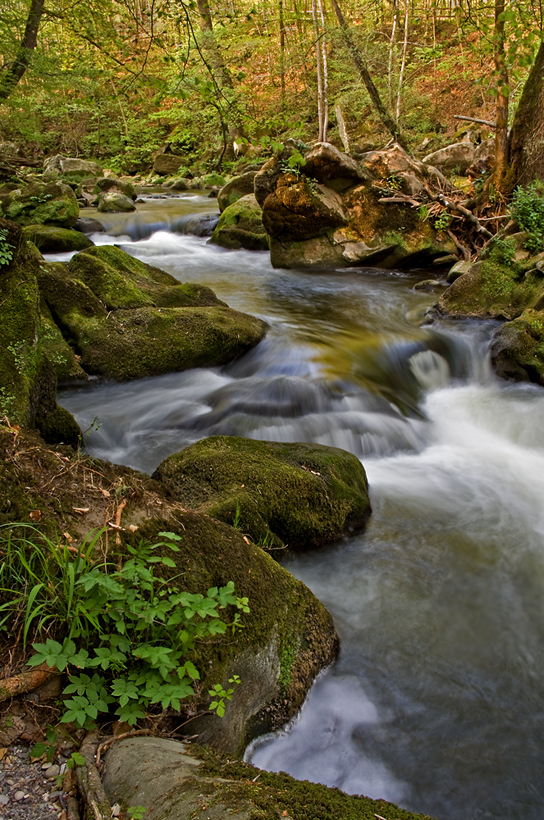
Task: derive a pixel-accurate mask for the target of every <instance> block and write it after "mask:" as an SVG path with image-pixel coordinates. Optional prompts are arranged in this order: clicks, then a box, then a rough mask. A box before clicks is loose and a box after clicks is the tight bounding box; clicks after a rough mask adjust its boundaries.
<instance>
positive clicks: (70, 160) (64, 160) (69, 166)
mask: <svg viewBox="0 0 544 820" xmlns="http://www.w3.org/2000/svg"><path fill="white" fill-rule="evenodd" d="M44 171H45V172H46V173H47V172H51V171H57V172H58V173H59V174H61V175H62V176H65V177H71V178H72V179H83V178H84V177H90V176H102V174H103V171H102V166H101V165H99V163H98V162H94V161H93V160H87V159H79V158H76V157H64V156H62V154H57V155H56V156H54V157H51V158H50V159H47V160H46V161H45V163H44Z"/></svg>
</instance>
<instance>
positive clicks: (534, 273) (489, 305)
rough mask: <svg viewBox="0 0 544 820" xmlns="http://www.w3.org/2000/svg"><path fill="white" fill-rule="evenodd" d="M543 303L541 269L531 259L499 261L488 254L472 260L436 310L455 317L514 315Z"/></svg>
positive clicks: (443, 295) (442, 298) (482, 317)
mask: <svg viewBox="0 0 544 820" xmlns="http://www.w3.org/2000/svg"><path fill="white" fill-rule="evenodd" d="M543 305H544V272H542V271H540V270H539V269H538V268H536V267H534V266H533V265H531V263H530V260H529V261H526V262H524V263H523V264H520V263H519V262H515V261H511V262H504V261H499V260H498V259H497V258H496V257H495V258H493V256H490V257H489V258H486V259H484V260H481V261H479V262H475V263H474V265H473V266H472V268H471V269H470V271H469V272H468V273H465V274H463V276H460V277H459V278H458V279H456V280H455V282H453V283H452V284H451V285H450V287H449V288H448V289H447V290H446V291H445V292H444V293H443V294H442V296H441V297H440V299H439V301H438V305H437V307H438V310H439V311H440V312H441V313H442V314H445V315H447V316H452V317H454V318H465V317H471V318H478V319H515V318H516V317H517V316H520V314H521V313H523V311H524V310H525V309H526V308H534V309H536V310H540V309H541V307H542V306H543Z"/></svg>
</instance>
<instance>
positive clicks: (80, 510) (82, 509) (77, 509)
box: [72, 507, 91, 515]
mask: <svg viewBox="0 0 544 820" xmlns="http://www.w3.org/2000/svg"><path fill="white" fill-rule="evenodd" d="M72 509H73V511H74V512H77V513H81V515H83V514H84V513H88V512H89V511H90V509H91V508H90V507H72Z"/></svg>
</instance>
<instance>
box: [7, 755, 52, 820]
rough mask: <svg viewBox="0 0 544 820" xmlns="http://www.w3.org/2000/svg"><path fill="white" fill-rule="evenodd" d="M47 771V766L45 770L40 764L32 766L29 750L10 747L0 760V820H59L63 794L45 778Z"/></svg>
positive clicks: (48, 766)
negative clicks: (1, 819) (7, 807)
mask: <svg viewBox="0 0 544 820" xmlns="http://www.w3.org/2000/svg"><path fill="white" fill-rule="evenodd" d="M49 768H51V764H49V763H48V764H47V769H45V770H42V764H41V763H40V762H38V763H31V762H30V756H29V750H28V747H26V746H18V745H17V746H10V748H9V749H8V753H7V754H6V755H5V756H4V758H3V759H2V760H1V761H0V784H1V785H0V818H4V817H5V818H6V820H8V818H9V820H58V817H59V815H60V814H61V811H62V808H61V805H60V802H59V801H60V799H61V797H62V792H61V791H59V789H58V787H57V786H56V784H55V783H54V782H51V781H48V780H47V779H46V772H47V770H48V769H49ZM56 768H57V769H59V767H58V766H57V767H56ZM4 806H9V809H8V810H7V813H6V810H5V809H4Z"/></svg>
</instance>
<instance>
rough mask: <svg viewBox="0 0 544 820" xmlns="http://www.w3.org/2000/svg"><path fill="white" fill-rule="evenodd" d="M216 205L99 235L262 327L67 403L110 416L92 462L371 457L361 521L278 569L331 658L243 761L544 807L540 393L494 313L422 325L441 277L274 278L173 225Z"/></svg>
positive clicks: (532, 815) (493, 809)
mask: <svg viewBox="0 0 544 820" xmlns="http://www.w3.org/2000/svg"><path fill="white" fill-rule="evenodd" d="M172 203H177V204H172ZM212 209H213V206H210V204H209V201H208V202H206V201H204V200H203V199H202V198H194V200H192V199H191V198H190V197H185V198H183V199H179V200H169V201H168V202H167V203H166V204H165V203H164V202H162V201H159V202H151V203H148V204H147V205H145V206H143V207H142V208H141V211H140V214H139V215H138V220H139V223H138V225H139V227H135V224H136V223H135V222H134V217H131V215H123V216H122V217H121V215H119V216H118V217H115V219H113V218H111V223H110V224H109V225H108V227H109V228H110V229H111V230H112V231H113V232H114V233H116V234H117V235H118V236H119V237H120V238H119V239H118V240H116V241H119V242H121V243H123V242H125V243H126V244H123V247H125V249H126V250H128V251H129V252H130V253H132V254H133V255H135V256H137V257H138V258H140V259H142V260H144V261H146V262H149V263H150V264H154V265H158V266H159V267H162V268H164V269H166V270H168V271H169V272H171V273H173V274H174V275H175V276H176V277H178V278H179V279H181V280H182V281H191V280H193V281H199V282H201V283H203V284H206V285H209V286H210V287H212V288H213V289H214V290H215V291H216V293H217V294H218V296H219V297H220V298H222V299H224V300H225V301H226V302H227V303H228V304H229V305H231V306H232V307H235V308H237V309H239V310H245V311H247V312H250V313H254V314H256V315H259V316H261V317H262V318H264V319H266V320H267V321H268V322H269V323H270V326H271V328H270V331H269V333H268V335H267V337H266V338H265V340H264V341H263V342H262V343H261V345H259V346H258V347H257V348H256V349H254V350H253V351H250V352H249V353H248V354H247V355H246V356H244V357H242V358H241V359H239V360H238V361H236V362H234V363H232V364H231V365H229V366H227V367H225V368H218V369H210V370H203V369H196V370H192V371H188V372H185V373H179V374H170V375H168V376H162V377H157V378H153V379H145V380H142V381H138V382H132V383H129V384H120V385H119V384H112V383H109V384H108V383H103V384H99V383H95V384H92V385H90V386H84V387H67V388H65V389H64V390H63V391H61V394H60V400H61V402H62V404H63V405H64V406H66V407H67V408H68V409H69V410H71V411H72V412H73V413H74V414H75V416H76V418H77V420H78V421H79V423H80V425H81V426H82V428H83V429H85V428H87V427H91V426H92V423H93V420H94V419H95V418H96V417H98V422H97V423H96V424H95V425H94V427H95V428H96V426H97V425H100V426H99V427H98V429H94V430H93V431H92V432H91V434H90V436H89V439H88V450H89V452H90V453H91V454H93V455H96V456H99V457H101V458H108V459H110V460H112V461H115V462H118V463H124V464H128V465H130V466H133V467H136V468H138V469H141V470H145V471H147V472H151V471H152V470H153V469H154V467H155V466H156V465H157V464H158V463H159V462H160V461H161V460H162V459H163V458H165V457H166V456H167V455H169V454H170V453H173V452H176V451H177V450H180V449H182V448H183V447H185V446H187V445H188V444H190V443H192V442H194V441H197V440H198V439H200V438H203V437H205V436H207V435H212V434H215V433H224V434H231V435H243V436H247V437H252V438H264V439H269V440H281V441H297V440H299V441H300V440H304V441H316V442H321V443H325V444H331V445H334V446H338V447H342V448H344V449H347V450H350V451H351V452H353V453H355V454H356V455H357V456H358V457H360V458H361V459H362V461H363V463H364V465H365V468H366V470H367V474H368V478H369V483H370V488H371V499H372V505H373V515H372V517H371V519H370V523H369V526H368V529H367V530H366V532H365V533H364V534H362V535H359V536H356V537H353V538H350V539H347V540H345V541H342V542H340V543H337V544H334V545H332V546H330V547H328V548H325V549H322V550H319V551H313V552H310V553H307V554H303V555H300V556H297V557H295V558H293V559H291V560H290V561H289V562H288V563H287V566H288V568H289V569H290V571H291V572H293V573H294V574H295V575H296V576H297V577H298V578H301V579H302V580H303V581H304V582H305V583H306V584H307V585H308V586H309V587H310V588H311V589H312V590H313V591H314V593H315V594H316V595H317V596H318V598H320V600H322V601H323V603H324V604H325V605H326V606H327V608H328V609H329V611H330V612H331V613H332V615H333V617H334V620H335V624H336V627H337V629H338V632H339V635H340V639H341V651H340V656H339V658H338V661H337V662H336V663H335V664H334V665H333V666H332V667H331V668H330V669H328V670H326V671H325V672H324V673H323V674H322V675H321V677H320V678H319V679H318V681H317V682H316V683H315V685H314V687H313V689H312V690H311V693H310V695H309V697H308V699H307V702H306V704H305V706H304V708H303V709H302V712H301V714H300V716H299V717H298V718H297V719H296V720H295V721H294V722H293V724H292V725H291V726H289V727H287V729H286V730H285V731H283V732H280V733H279V734H277V735H275V736H272V737H266V738H261V739H259V740H258V741H257V742H255V743H254V745H253V746H252V747H251V748H250V749H249V750H248V752H247V757H248V758H249V759H251V760H252V762H253V763H254V764H255V765H257V766H260V767H262V768H266V769H271V770H284V771H288V772H290V773H291V774H293V775H294V776H296V777H298V778H306V779H310V780H314V781H318V782H323V783H326V784H328V785H336V786H339V787H340V788H342V789H344V790H345V791H348V792H351V793H362V794H366V795H369V796H372V797H376V798H378V797H383V798H386V799H389V800H393V801H394V802H398V803H400V804H401V805H402V806H404V807H406V808H409V809H412V810H415V811H420V812H425V813H427V814H430V815H433V816H436V817H439V818H442V820H467V819H470V820H472V818H493V819H494V820H499V819H500V820H503V818H508V820H522V819H523V820H542V818H543V817H544V774H543V772H544V735H543V730H544V651H543V649H544V594H543V592H544V504H543V498H544V391H542V390H541V389H538V388H533V387H530V386H519V385H512V384H507V383H505V382H501V381H500V380H498V379H496V378H495V377H494V376H493V374H492V373H491V372H490V370H489V367H488V363H487V358H486V350H487V343H488V340H489V337H490V334H491V332H492V330H493V325H491V324H486V323H453V322H436V323H432V324H427V325H424V326H421V327H420V321H421V319H422V317H423V315H424V312H425V309H426V308H427V307H428V306H429V305H431V304H432V302H433V301H434V300H435V299H436V294H435V295H433V294H428V293H423V292H418V291H414V290H413V285H414V283H415V282H417V281H418V280H421V279H425V278H429V276H432V275H433V274H432V273H431V274H429V272H420V273H419V274H417V275H415V274H412V275H406V274H399V273H394V272H393V273H391V272H376V271H359V270H358V271H354V270H351V271H341V272H330V273H298V272H295V271H273V270H272V268H271V267H270V264H269V260H268V257H267V255H266V254H262V253H249V252H245V251H223V250H221V249H219V248H214V247H212V246H210V245H207V244H206V241H205V240H204V239H198V238H196V237H191V236H186V235H183V234H179V233H175V232H173V231H172V230H170V228H172V227H173V228H174V229H176V228H177V229H178V230H179V229H182V226H183V220H184V218H185V216H186V214H187V213H189V212H192V211H197V210H199V211H201V212H205V211H206V210H208V211H210V210H212ZM175 219H178V222H177V223H176V224H173V220H175ZM131 220H133V221H132V223H131ZM142 224H143V225H144V227H143V228H142V227H141V226H142ZM146 225H147V226H148V227H147V228H146ZM150 225H151V228H149V226H150ZM180 226H181V227H180ZM131 236H132V237H133V239H131V240H130V241H129V238H130V237H131ZM141 236H143V237H144V238H143V239H139V238H138V237H141ZM98 238H99V239H100V241H112V239H111V237H110V238H109V239H107V238H105V237H102V238H100V237H98ZM164 343H165V344H167V343H168V341H167V340H166V339H165V342H164Z"/></svg>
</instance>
